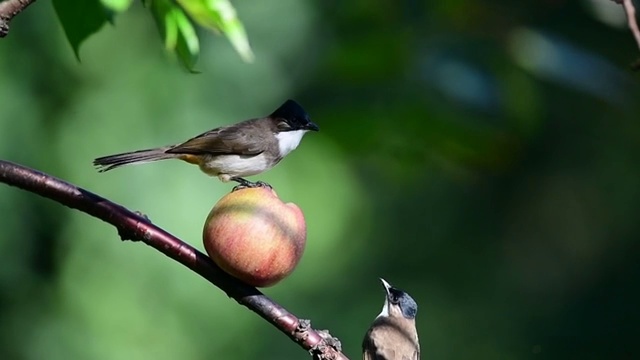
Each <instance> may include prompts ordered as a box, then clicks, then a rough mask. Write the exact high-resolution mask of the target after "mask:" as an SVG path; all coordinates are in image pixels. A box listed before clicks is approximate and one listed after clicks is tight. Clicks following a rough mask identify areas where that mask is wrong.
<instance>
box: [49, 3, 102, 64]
mask: <svg viewBox="0 0 640 360" xmlns="http://www.w3.org/2000/svg"><path fill="white" fill-rule="evenodd" d="M53 7H54V9H55V11H56V14H57V15H58V19H60V23H61V24H62V28H63V29H64V33H65V35H66V36H67V40H68V41H69V44H71V47H72V48H73V52H74V54H75V55H76V58H77V59H78V61H80V45H81V44H82V42H83V41H84V40H86V39H87V38H88V37H89V36H91V35H92V34H93V33H95V32H97V31H98V30H100V28H101V27H102V25H104V24H105V23H106V22H107V21H110V14H109V12H108V11H107V10H106V9H105V8H104V7H103V6H102V4H101V3H100V1H99V0H80V1H78V0H53Z"/></svg>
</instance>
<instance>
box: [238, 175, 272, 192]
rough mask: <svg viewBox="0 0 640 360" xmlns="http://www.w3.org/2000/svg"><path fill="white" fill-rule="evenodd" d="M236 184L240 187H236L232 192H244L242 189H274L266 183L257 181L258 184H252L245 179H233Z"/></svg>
mask: <svg viewBox="0 0 640 360" xmlns="http://www.w3.org/2000/svg"><path fill="white" fill-rule="evenodd" d="M231 180H233V181H235V182H237V183H238V185H236V186H235V187H234V188H233V189H232V190H231V191H232V192H233V191H238V190H242V189H253V188H259V187H263V188H268V189H273V187H272V186H271V185H269V184H267V183H266V182H264V181H256V182H252V181H249V180H247V179H243V178H233V179H231Z"/></svg>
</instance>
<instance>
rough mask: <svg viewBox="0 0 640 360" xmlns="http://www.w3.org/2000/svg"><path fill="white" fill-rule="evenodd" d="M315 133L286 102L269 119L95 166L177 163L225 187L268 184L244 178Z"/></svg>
mask: <svg viewBox="0 0 640 360" xmlns="http://www.w3.org/2000/svg"><path fill="white" fill-rule="evenodd" d="M319 130H320V129H319V127H318V125H316V124H315V123H314V122H312V121H311V118H310V117H309V114H307V112H306V111H305V110H304V109H303V108H302V106H301V105H300V104H298V103H297V102H296V101H294V100H292V99H288V100H286V101H285V102H284V103H283V104H282V105H280V107H278V108H277V109H276V110H275V111H274V112H273V113H271V114H270V115H268V116H265V117H261V118H255V119H249V120H245V121H241V122H239V123H236V124H233V125H227V126H222V127H218V128H215V129H213V130H209V131H207V132H204V133H202V134H200V135H198V136H195V137H193V138H191V139H189V140H187V141H185V142H183V143H180V144H178V145H169V146H163V147H158V148H153V149H146V150H137V151H132V152H126V153H121V154H115V155H109V156H103V157H99V158H97V159H95V160H94V161H93V164H94V166H96V167H97V169H98V171H99V172H105V171H109V170H112V169H115V168H118V167H121V166H124V165H129V164H142V163H148V162H152V161H158V160H166V159H179V160H183V161H186V162H188V163H191V164H194V165H198V166H199V167H200V170H202V172H204V173H205V174H207V175H209V176H215V177H218V179H220V181H222V182H223V183H226V182H229V181H235V182H237V183H239V184H240V185H238V187H256V186H265V185H266V186H269V185H268V184H266V183H264V182H261V181H258V182H255V183H254V182H251V181H248V180H246V179H245V177H246V176H252V175H258V174H260V173H262V172H265V171H267V170H269V169H271V168H273V167H274V166H275V165H277V164H278V163H279V162H280V161H281V160H282V159H283V158H284V157H285V156H287V155H288V154H289V153H290V152H291V151H293V150H295V149H296V148H297V147H298V145H299V144H300V141H301V140H302V137H303V136H304V134H305V133H307V132H309V131H319Z"/></svg>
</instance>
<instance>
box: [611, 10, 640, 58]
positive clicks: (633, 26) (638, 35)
mask: <svg viewBox="0 0 640 360" xmlns="http://www.w3.org/2000/svg"><path fill="white" fill-rule="evenodd" d="M612 1H613V2H615V3H616V4H620V5H622V7H623V8H624V12H625V14H627V25H628V26H629V30H631V33H632V34H633V37H634V38H635V39H636V44H637V45H638V49H640V29H639V28H638V21H637V19H636V8H635V7H634V6H633V0H612ZM631 67H632V68H633V69H634V70H638V68H640V59H638V60H637V61H636V62H635V63H634V64H633V65H631Z"/></svg>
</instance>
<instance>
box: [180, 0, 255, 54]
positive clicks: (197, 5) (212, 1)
mask: <svg viewBox="0 0 640 360" xmlns="http://www.w3.org/2000/svg"><path fill="white" fill-rule="evenodd" d="M177 1H178V3H180V5H182V7H183V8H184V9H185V10H186V11H187V13H188V14H189V16H190V17H191V18H192V19H193V20H194V21H195V22H196V23H198V24H200V25H201V26H204V27H207V28H209V29H212V30H214V31H221V32H222V33H224V34H225V35H226V36H227V38H228V39H229V41H230V42H231V45H232V46H233V47H234V48H235V49H236V51H237V52H238V54H240V56H241V57H242V59H243V60H244V61H246V62H252V61H253V60H254V55H253V51H252V50H251V45H249V39H248V38H247V33H246V31H245V29H244V26H243V25H242V22H240V20H239V19H238V17H237V15H236V10H235V9H234V8H233V5H231V3H230V2H229V1H228V0H177Z"/></svg>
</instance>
